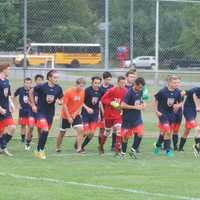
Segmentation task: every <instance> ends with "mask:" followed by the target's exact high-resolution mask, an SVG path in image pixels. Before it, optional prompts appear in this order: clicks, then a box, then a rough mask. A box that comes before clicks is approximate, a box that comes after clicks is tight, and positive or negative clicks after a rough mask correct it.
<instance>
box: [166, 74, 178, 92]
mask: <svg viewBox="0 0 200 200" xmlns="http://www.w3.org/2000/svg"><path fill="white" fill-rule="evenodd" d="M167 85H168V88H169V89H172V90H175V89H176V88H177V86H178V85H179V78H178V77H177V76H176V75H169V76H168V77H167Z"/></svg>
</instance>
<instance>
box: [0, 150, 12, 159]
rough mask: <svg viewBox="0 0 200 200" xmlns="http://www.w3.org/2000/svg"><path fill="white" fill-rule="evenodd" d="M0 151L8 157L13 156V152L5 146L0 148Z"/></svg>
mask: <svg viewBox="0 0 200 200" xmlns="http://www.w3.org/2000/svg"><path fill="white" fill-rule="evenodd" d="M1 152H2V153H3V154H4V155H6V156H10V157H12V156H13V154H11V153H10V152H9V151H8V149H7V148H5V149H1Z"/></svg>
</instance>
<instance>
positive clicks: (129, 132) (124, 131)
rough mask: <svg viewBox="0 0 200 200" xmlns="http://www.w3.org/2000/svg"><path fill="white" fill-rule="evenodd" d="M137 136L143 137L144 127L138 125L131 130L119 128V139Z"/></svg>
mask: <svg viewBox="0 0 200 200" xmlns="http://www.w3.org/2000/svg"><path fill="white" fill-rule="evenodd" d="M135 134H138V135H140V136H143V135H144V125H143V124H139V125H137V126H135V127H132V128H127V129H126V128H121V133H120V135H121V137H123V138H131V137H132V136H133V135H135Z"/></svg>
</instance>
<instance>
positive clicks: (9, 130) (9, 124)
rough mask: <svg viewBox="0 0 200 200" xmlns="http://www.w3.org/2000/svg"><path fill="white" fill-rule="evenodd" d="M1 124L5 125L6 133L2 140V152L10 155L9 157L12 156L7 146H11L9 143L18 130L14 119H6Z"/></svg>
mask: <svg viewBox="0 0 200 200" xmlns="http://www.w3.org/2000/svg"><path fill="white" fill-rule="evenodd" d="M1 123H2V124H3V127H4V133H3V135H2V139H1V147H0V148H1V152H3V153H4V154H6V155H8V156H12V154H11V153H9V152H8V150H7V145H8V144H9V142H10V141H11V139H12V137H13V135H14V133H15V130H16V126H15V123H14V121H13V119H12V117H8V118H6V119H4V120H3V121H1Z"/></svg>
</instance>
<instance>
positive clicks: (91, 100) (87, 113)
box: [82, 76, 101, 153]
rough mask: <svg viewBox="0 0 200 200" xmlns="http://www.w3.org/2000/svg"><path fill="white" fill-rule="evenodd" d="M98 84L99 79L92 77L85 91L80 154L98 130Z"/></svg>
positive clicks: (99, 95) (99, 94)
mask: <svg viewBox="0 0 200 200" xmlns="http://www.w3.org/2000/svg"><path fill="white" fill-rule="evenodd" d="M100 84H101V77H99V76H94V77H92V83H91V86H89V87H87V88H86V89H85V98H84V105H83V109H82V119H83V129H84V136H85V138H84V141H83V143H82V153H84V152H85V146H86V145H87V144H88V143H89V142H90V141H91V139H92V138H93V136H94V134H95V131H96V129H97V128H98V125H99V124H98V123H99V120H100V119H99V115H100V113H99V112H100V103H99V102H100V99H101V92H100V89H99V87H100Z"/></svg>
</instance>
